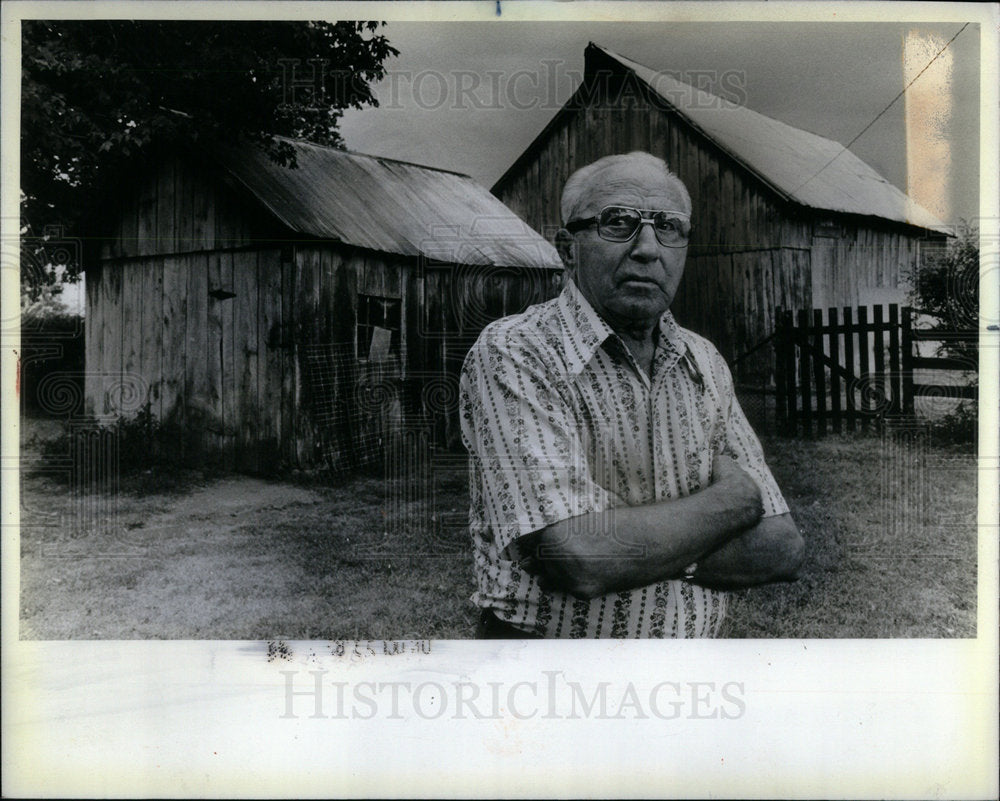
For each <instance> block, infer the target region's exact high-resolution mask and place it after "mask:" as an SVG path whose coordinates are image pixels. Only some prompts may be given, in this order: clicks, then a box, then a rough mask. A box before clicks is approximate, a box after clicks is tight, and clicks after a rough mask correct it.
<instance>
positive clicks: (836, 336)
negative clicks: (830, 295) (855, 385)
mask: <svg viewBox="0 0 1000 801" xmlns="http://www.w3.org/2000/svg"><path fill="white" fill-rule="evenodd" d="M826 314H827V320H828V321H829V325H830V361H831V362H833V364H835V365H836V364H840V327H839V324H838V322H837V309H836V307H831V308H829V309H827V312H826ZM830 416H831V418H832V419H833V430H834V431H835V432H836V433H837V434H839V433H840V432H841V430H842V429H843V422H844V421H843V413H842V412H841V409H840V373H838V372H837V371H836V370H830Z"/></svg>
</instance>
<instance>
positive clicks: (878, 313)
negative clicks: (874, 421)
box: [872, 304, 888, 417]
mask: <svg viewBox="0 0 1000 801" xmlns="http://www.w3.org/2000/svg"><path fill="white" fill-rule="evenodd" d="M872 311H873V312H874V316H875V319H874V321H873V323H874V324H873V326H872V349H873V350H874V353H875V367H874V370H875V372H874V374H873V375H872V384H873V385H875V384H876V382H877V385H878V394H877V395H876V396H875V404H876V409H878V412H879V417H881V416H883V415H884V414H885V411H886V404H885V400H886V399H887V398H888V395H887V394H886V392H887V390H886V381H885V347H884V346H885V326H884V325H883V323H882V318H883V317H884V315H883V314H882V305H881V304H879V305H877V306H875V307H874V308H873V309H872ZM880 398H881V400H880Z"/></svg>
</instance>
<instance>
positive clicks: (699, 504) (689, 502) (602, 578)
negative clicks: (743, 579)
mask: <svg viewBox="0 0 1000 801" xmlns="http://www.w3.org/2000/svg"><path fill="white" fill-rule="evenodd" d="M760 516H761V502H760V494H759V491H758V490H757V488H756V485H755V484H753V482H752V479H750V478H749V477H748V476H746V475H745V474H743V475H740V476H737V475H734V476H732V477H730V478H727V479H724V480H721V481H717V482H716V483H714V484H711V485H710V486H708V487H706V488H705V489H703V490H701V491H700V492H696V493H692V494H691V495H688V496H686V497H683V498H676V499H671V500H668V501H661V502H659V503H654V504H649V505H646V506H624V507H617V508H615V509H614V510H612V511H611V512H606V513H601V512H595V513H591V514H588V515H581V516H580V517H576V518H572V519H570V520H564V521H561V522H559V523H556V524H555V525H552V526H549V527H548V528H546V529H544V530H543V531H542V532H540V533H539V535H538V536H536V537H534V538H533V539H532V540H530V541H529V542H528V543H526V544H527V545H529V547H530V548H531V555H532V556H533V557H534V558H535V559H536V560H537V564H538V565H539V566H540V567H541V570H542V571H543V573H544V575H545V577H546V578H547V579H548V581H549V582H550V583H551V584H553V585H554V586H555V587H557V588H558V589H561V590H563V591H565V592H569V593H571V594H573V595H577V596H580V597H596V596H598V595H604V594H606V593H608V592H614V591H617V590H625V589H632V588H635V587H642V586H645V585H647V584H653V583H655V582H657V581H662V580H664V579H668V578H674V577H677V576H679V575H680V574H681V573H682V571H683V570H684V568H685V567H686V566H688V565H689V564H691V562H694V561H695V560H698V559H700V558H701V557H703V556H705V555H706V554H709V553H713V552H716V551H718V550H719V549H720V548H721V547H723V546H724V545H725V544H726V543H727V542H729V541H730V540H731V539H732V538H734V537H736V536H738V535H739V534H740V533H742V532H744V531H746V530H747V529H749V528H751V527H752V526H755V525H756V524H757V522H758V521H759V520H760Z"/></svg>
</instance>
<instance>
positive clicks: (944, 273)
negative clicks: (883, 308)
mask: <svg viewBox="0 0 1000 801" xmlns="http://www.w3.org/2000/svg"><path fill="white" fill-rule="evenodd" d="M910 283H911V286H912V290H911V293H910V300H911V302H912V303H913V305H914V307H915V309H916V310H917V311H918V312H920V313H923V314H926V315H930V316H931V317H932V318H933V320H934V322H933V323H932V324H931V326H930V329H931V330H940V331H948V332H953V333H954V332H959V333H961V334H962V335H963V336H961V337H954V336H953V337H951V338H949V339H947V340H943V341H942V343H941V345H940V346H939V347H938V353H939V354H940V355H942V356H950V357H952V358H956V359H962V360H964V361H967V362H968V363H969V364H970V365H976V364H978V357H979V345H978V332H979V231H978V230H977V229H976V228H975V226H972V225H969V224H968V223H965V222H962V223H961V224H960V225H959V226H958V227H957V229H956V232H955V238H954V239H952V240H950V241H949V242H948V244H947V246H946V247H945V248H944V249H943V250H939V251H934V252H931V253H930V254H929V255H928V256H927V257H926V258H925V259H924V262H923V264H921V265H920V268H919V269H918V270H917V271H915V272H914V273H913V274H912V275H911V276H910Z"/></svg>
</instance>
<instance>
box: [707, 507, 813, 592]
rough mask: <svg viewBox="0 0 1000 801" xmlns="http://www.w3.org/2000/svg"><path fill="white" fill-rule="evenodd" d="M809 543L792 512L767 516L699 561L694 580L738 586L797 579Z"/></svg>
mask: <svg viewBox="0 0 1000 801" xmlns="http://www.w3.org/2000/svg"><path fill="white" fill-rule="evenodd" d="M804 552H805V543H804V542H803V540H802V536H801V535H800V534H799V530H798V528H797V527H796V525H795V522H794V521H793V520H792V516H791V515H789V514H784V515H776V516H774V517H765V518H763V519H762V520H761V521H760V522H759V523H757V524H756V525H755V526H752V527H751V528H749V529H747V530H746V531H744V532H743V533H742V534H740V535H739V536H737V537H733V538H732V539H730V540H729V541H727V542H726V543H725V544H724V545H722V546H721V547H720V548H718V549H716V550H715V551H713V552H711V553H709V554H707V555H706V556H703V557H702V558H701V559H699V560H698V569H697V571H696V572H695V575H694V581H695V582H696V583H698V584H703V585H705V586H707V587H718V588H737V587H749V586H752V585H754V584H762V583H764V582H767V581H791V580H794V579H795V578H797V576H798V571H799V567H800V566H801V564H802V558H803V555H804Z"/></svg>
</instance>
